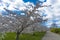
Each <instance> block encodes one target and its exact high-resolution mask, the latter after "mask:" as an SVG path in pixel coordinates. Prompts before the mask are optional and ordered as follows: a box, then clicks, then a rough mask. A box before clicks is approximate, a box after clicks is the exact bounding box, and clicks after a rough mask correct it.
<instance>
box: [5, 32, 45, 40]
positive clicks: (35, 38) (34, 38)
mask: <svg viewBox="0 0 60 40" xmlns="http://www.w3.org/2000/svg"><path fill="white" fill-rule="evenodd" d="M6 34H7V35H6V36H5V38H4V40H16V33H13V32H9V33H6ZM44 35H45V32H34V35H32V34H29V33H23V34H21V35H20V38H19V40H41V39H42V37H43V36H44Z"/></svg>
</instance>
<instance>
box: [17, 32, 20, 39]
mask: <svg viewBox="0 0 60 40" xmlns="http://www.w3.org/2000/svg"><path fill="white" fill-rule="evenodd" d="M19 35H20V32H17V33H16V40H19Z"/></svg>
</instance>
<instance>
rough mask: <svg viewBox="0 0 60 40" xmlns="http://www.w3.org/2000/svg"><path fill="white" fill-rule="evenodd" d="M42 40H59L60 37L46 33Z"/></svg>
mask: <svg viewBox="0 0 60 40" xmlns="http://www.w3.org/2000/svg"><path fill="white" fill-rule="evenodd" d="M42 40H60V35H58V34H55V33H52V32H50V31H47V33H46V35H45V36H44V37H43V39H42Z"/></svg>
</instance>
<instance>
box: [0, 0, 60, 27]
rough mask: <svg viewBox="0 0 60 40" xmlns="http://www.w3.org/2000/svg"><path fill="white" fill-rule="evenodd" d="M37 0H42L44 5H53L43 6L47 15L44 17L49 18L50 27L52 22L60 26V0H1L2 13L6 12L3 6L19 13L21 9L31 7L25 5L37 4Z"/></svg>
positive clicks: (0, 12)
mask: <svg viewBox="0 0 60 40" xmlns="http://www.w3.org/2000/svg"><path fill="white" fill-rule="evenodd" d="M36 1H40V2H42V3H43V4H42V5H52V6H51V7H45V8H41V10H42V13H43V14H42V15H44V16H46V17H44V18H48V22H47V25H48V27H49V26H50V25H51V24H52V22H55V23H56V24H57V25H58V26H60V0H0V15H2V13H3V14H4V12H6V11H5V10H4V9H3V8H6V9H8V10H11V11H17V13H19V10H25V9H29V8H26V7H25V6H27V7H29V5H30V4H31V5H33V6H35V4H36ZM30 8H31V7H30ZM31 9H32V8H31ZM39 9H40V8H39ZM29 10H30V9H29ZM6 13H7V12H6ZM53 15H54V16H53Z"/></svg>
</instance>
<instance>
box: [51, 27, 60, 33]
mask: <svg viewBox="0 0 60 40" xmlns="http://www.w3.org/2000/svg"><path fill="white" fill-rule="evenodd" d="M51 32H54V33H57V34H60V28H51Z"/></svg>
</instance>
